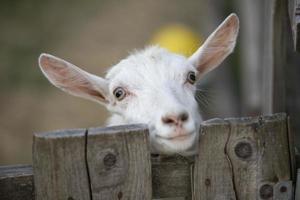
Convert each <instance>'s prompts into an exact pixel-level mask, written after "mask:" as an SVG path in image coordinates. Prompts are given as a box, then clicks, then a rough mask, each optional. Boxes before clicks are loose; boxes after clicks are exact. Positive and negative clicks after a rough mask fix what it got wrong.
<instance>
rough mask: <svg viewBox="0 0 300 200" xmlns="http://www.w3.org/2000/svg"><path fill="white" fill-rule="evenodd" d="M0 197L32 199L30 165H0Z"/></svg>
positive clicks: (5, 198) (32, 189)
mask: <svg viewBox="0 0 300 200" xmlns="http://www.w3.org/2000/svg"><path fill="white" fill-rule="evenodd" d="M0 199H1V200H19V199H22V200H33V199H34V187H33V176H32V166H30V165H8V166H0Z"/></svg>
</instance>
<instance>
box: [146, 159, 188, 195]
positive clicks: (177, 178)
mask: <svg viewBox="0 0 300 200" xmlns="http://www.w3.org/2000/svg"><path fill="white" fill-rule="evenodd" d="M151 162H152V189H153V195H152V197H153V198H154V199H164V200H165V199H192V191H191V186H192V180H191V175H192V167H193V164H194V156H191V157H183V156H180V155H174V156H167V155H158V154H157V155H152V157H151Z"/></svg>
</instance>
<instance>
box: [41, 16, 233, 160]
mask: <svg viewBox="0 0 300 200" xmlns="http://www.w3.org/2000/svg"><path fill="white" fill-rule="evenodd" d="M237 30H238V18H237V16H236V15H235V14H232V15H230V16H229V17H228V18H227V19H226V20H225V21H224V22H223V23H222V24H221V25H220V26H219V27H218V28H217V30H216V31H215V32H214V33H212V34H211V36H210V37H209V38H208V40H207V41H206V42H205V44H204V45H203V47H201V48H200V49H199V50H198V51H197V52H196V53H195V54H194V55H193V56H191V57H190V58H186V57H184V56H181V55H177V54H174V53H170V52H168V51H167V50H165V49H162V48H160V47H157V46H153V47H148V48H146V49H145V50H142V51H137V52H135V53H133V54H132V55H130V56H129V57H128V58H126V59H124V60H122V61H121V62H120V63H118V64H117V65H115V66H113V67H112V68H111V69H110V70H109V71H108V73H107V75H106V77H105V79H103V78H100V77H97V76H95V75H92V74H89V73H87V72H85V71H83V70H81V69H79V68H78V67H76V66H74V65H72V64H71V63H68V62H67V61H64V60H62V59H59V58H56V57H54V56H51V55H48V54H42V55H41V56H40V59H39V64H40V67H41V69H42V71H43V73H44V74H45V76H46V77H47V78H48V79H49V80H50V82H51V83H52V84H54V85H55V86H57V87H59V88H61V89H63V90H64V91H67V92H69V93H71V94H73V95H76V96H81V97H84V98H87V99H92V100H95V101H97V102H100V103H101V104H102V105H105V106H106V107H107V109H108V110H109V111H110V112H111V113H112V116H111V117H110V119H109V120H108V125H119V124H129V123H145V124H148V127H149V130H150V140H151V147H152V152H156V153H168V154H170V153H181V154H184V155H188V154H192V153H195V151H196V144H197V143H198V142H197V141H198V133H199V127H200V123H201V121H202V118H201V116H200V114H199V108H198V104H197V102H196V100H195V98H194V96H195V92H196V86H195V85H196V84H191V83H189V82H188V81H187V75H188V73H189V72H195V74H196V75H197V77H198V79H199V77H201V76H202V75H203V74H205V73H206V72H208V71H210V70H212V69H213V68H215V67H216V64H220V63H221V62H222V61H223V60H224V59H225V57H226V56H227V55H228V54H229V53H231V52H232V50H233V48H234V45H235V40H236V37H237ZM224 34H225V35H226V37H224ZM227 35H229V36H227ZM218 45H219V46H218ZM220 52H222V54H221V55H220ZM223 52H224V53H223ZM118 87H121V88H123V89H124V90H125V91H126V96H125V98H124V99H122V100H118V99H117V98H116V97H115V96H114V95H113V92H114V90H115V89H116V88H118ZM182 113H185V114H186V115H187V116H188V117H187V119H185V120H184V121H181V120H179V116H180V114H182ZM170 116H171V117H173V118H176V119H178V121H177V122H180V123H179V124H180V125H178V124H175V123H174V124H173V123H171V124H170V123H165V122H164V120H163V119H164V118H166V117H170ZM177 117H178V118H177Z"/></svg>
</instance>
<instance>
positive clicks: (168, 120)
mask: <svg viewBox="0 0 300 200" xmlns="http://www.w3.org/2000/svg"><path fill="white" fill-rule="evenodd" d="M188 119H189V114H188V113H186V112H182V113H180V114H179V115H166V116H164V117H162V118H161V120H162V122H163V123H164V124H168V125H176V126H178V125H179V126H180V125H182V124H183V123H184V122H186V121H187V120H188Z"/></svg>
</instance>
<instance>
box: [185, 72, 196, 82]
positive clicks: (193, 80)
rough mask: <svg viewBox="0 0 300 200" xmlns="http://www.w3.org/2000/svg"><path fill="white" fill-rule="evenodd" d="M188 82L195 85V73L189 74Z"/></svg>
mask: <svg viewBox="0 0 300 200" xmlns="http://www.w3.org/2000/svg"><path fill="white" fill-rule="evenodd" d="M187 81H188V82H189V83H190V84H194V83H195V82H196V74H195V72H189V73H188V75H187Z"/></svg>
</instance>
